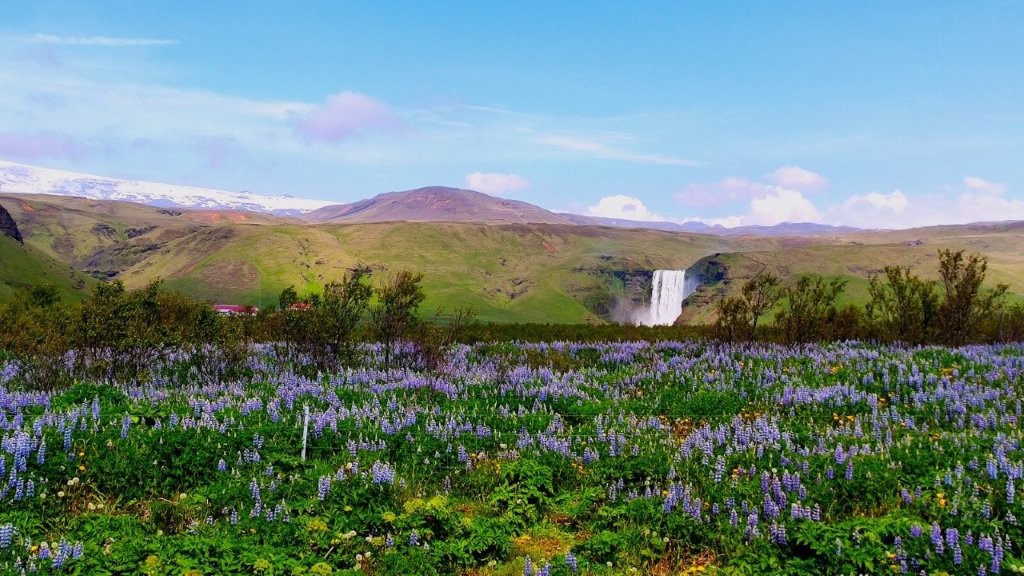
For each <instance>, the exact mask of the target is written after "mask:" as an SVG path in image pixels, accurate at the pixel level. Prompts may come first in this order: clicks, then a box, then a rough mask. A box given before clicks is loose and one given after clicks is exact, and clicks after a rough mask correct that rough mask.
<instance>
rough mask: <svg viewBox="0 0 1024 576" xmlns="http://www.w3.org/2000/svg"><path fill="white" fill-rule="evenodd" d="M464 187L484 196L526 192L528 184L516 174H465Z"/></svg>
mask: <svg viewBox="0 0 1024 576" xmlns="http://www.w3.org/2000/svg"><path fill="white" fill-rule="evenodd" d="M466 186H467V187H468V188H469V189H470V190H476V191H477V192H484V193H486V194H504V193H506V192H514V191H516V190H526V189H527V188H529V187H530V182H529V181H527V180H526V178H523V177H522V176H520V175H518V174H502V173H500V172H470V173H469V174H466Z"/></svg>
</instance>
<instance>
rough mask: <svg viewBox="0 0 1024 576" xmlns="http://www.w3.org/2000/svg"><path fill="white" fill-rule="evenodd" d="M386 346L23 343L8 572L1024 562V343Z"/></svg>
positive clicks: (10, 481) (778, 569)
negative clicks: (111, 348) (25, 367)
mask: <svg viewBox="0 0 1024 576" xmlns="http://www.w3.org/2000/svg"><path fill="white" fill-rule="evenodd" d="M363 358H364V359H363V361H362V364H361V366H360V367H358V368H352V369H349V370H347V371H345V372H342V373H336V374H325V375H321V376H319V377H316V378H308V377H304V376H300V375H298V374H296V373H295V372H292V371H291V370H289V368H288V365H287V363H285V362H283V361H280V360H278V357H277V356H276V355H275V351H274V348H273V347H272V346H265V347H261V348H257V349H254V350H253V351H252V354H251V356H250V358H249V360H248V365H247V368H246V370H245V371H244V373H245V376H244V377H242V378H240V379H238V380H237V381H231V382H211V381H207V380H208V379H206V378H204V377H203V376H202V373H201V372H200V371H198V370H197V369H196V368H195V367H194V366H195V364H194V363H191V362H190V361H189V357H188V355H186V354H181V355H178V356H177V357H172V358H170V359H169V360H167V361H164V362H163V363H161V364H159V365H155V366H153V367H152V373H153V375H154V376H153V378H152V381H151V382H148V383H145V384H134V383H116V382H115V383H108V382H80V383H78V384H76V385H74V386H73V387H71V388H70V389H67V390H64V391H61V392H55V393H44V392H33V391H26V390H25V389H24V387H23V385H22V383H21V379H20V377H19V366H18V364H17V362H15V361H13V360H11V359H10V358H8V359H7V360H6V361H5V360H0V434H2V448H0V573H2V574H22V573H38V574H161V575H162V574H175V575H178V574H188V575H198V574H204V575H213V574H255V575H272V574H313V575H327V574H474V575H490V574H494V575H515V576H518V575H569V574H596V575H605V574H607V575H611V574H696V573H707V574H716V573H717V574H758V575H759V574H904V573H905V574H945V573H948V574H978V575H986V574H1009V573H1015V572H1018V571H1022V570H1024V568H1022V567H1021V566H1022V563H1021V546H1022V545H1024V544H1022V542H1021V538H1022V535H1024V533H1022V529H1021V524H1020V522H1021V521H1022V520H1024V507H1022V504H1021V499H1022V498H1024V495H1022V494H1021V493H1020V489H1021V486H1022V485H1024V480H1022V475H1024V454H1022V447H1021V436H1022V432H1021V426H1020V424H1019V422H1020V420H1021V411H1022V406H1021V401H1020V399H1019V398H1020V395H1021V392H1022V388H1024V386H1022V383H1024V346H980V347H970V348H960V349H945V348H920V349H911V350H905V349H897V348H883V347H878V346H874V345H865V344H852V343H851V344H834V345H826V346H803V347H798V348H785V347H777V346H772V345H761V344H758V345H724V344H715V343H710V342H697V341H694V342H661V343H654V344H650V343H646V342H638V343H605V344H598V345H595V344H572V343H552V344H526V343H497V344H477V345H475V346H463V347H460V348H457V349H454V350H452V351H451V352H450V354H449V356H448V358H447V363H446V365H445V367H444V368H443V369H441V370H434V371H431V372H428V371H426V370H425V369H423V368H421V367H419V366H417V365H416V364H415V362H413V361H411V360H407V361H406V362H405V367H404V368H401V369H392V370H383V369H381V366H382V365H383V364H382V354H381V350H380V349H379V348H376V347H367V348H365V349H364V350H363ZM307 374H308V373H307ZM307 422H308V424H306V423H307ZM304 432H305V434H306V447H305V458H303V453H302V451H303V435H304Z"/></svg>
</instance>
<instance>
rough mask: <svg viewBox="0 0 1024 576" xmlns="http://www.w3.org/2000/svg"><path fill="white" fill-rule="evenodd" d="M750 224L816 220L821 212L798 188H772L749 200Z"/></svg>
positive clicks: (765, 224) (770, 224)
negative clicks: (763, 194)
mask: <svg viewBox="0 0 1024 576" xmlns="http://www.w3.org/2000/svg"><path fill="white" fill-rule="evenodd" d="M748 218H749V223H750V224H761V225H764V226H772V225H774V224H779V223H781V222H818V221H820V220H821V214H820V213H818V209H817V208H815V207H814V204H811V202H810V200H808V199H807V198H804V195H803V194H802V193H801V192H800V191H799V190H790V189H787V188H774V189H773V190H772V191H771V192H769V193H768V195H766V196H762V197H760V198H754V199H753V200H751V201H750V215H749V216H748Z"/></svg>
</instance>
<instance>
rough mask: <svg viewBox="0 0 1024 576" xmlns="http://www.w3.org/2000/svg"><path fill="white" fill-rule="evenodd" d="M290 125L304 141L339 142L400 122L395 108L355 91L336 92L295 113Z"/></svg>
mask: <svg viewBox="0 0 1024 576" xmlns="http://www.w3.org/2000/svg"><path fill="white" fill-rule="evenodd" d="M291 122H292V126H293V127H294V128H295V130H296V131H297V132H298V133H299V134H300V135H301V136H302V137H303V138H305V139H306V140H307V141H314V140H316V141H321V142H340V141H342V140H346V139H348V138H352V137H354V136H359V135H361V134H364V133H366V132H371V131H393V130H395V129H397V128H400V127H401V126H402V125H403V124H402V121H401V120H400V119H399V118H398V115H396V114H395V112H394V111H393V110H392V109H391V108H389V107H387V106H386V105H384V104H382V103H381V102H379V101H377V100H374V99H373V98H371V97H369V96H367V95H365V94H360V93H358V92H349V91H345V92H340V93H338V94H335V95H333V96H331V97H330V98H328V99H327V102H325V103H324V104H322V105H321V106H317V107H316V108H313V109H312V110H310V111H309V112H306V113H295V114H293V115H292V118H291Z"/></svg>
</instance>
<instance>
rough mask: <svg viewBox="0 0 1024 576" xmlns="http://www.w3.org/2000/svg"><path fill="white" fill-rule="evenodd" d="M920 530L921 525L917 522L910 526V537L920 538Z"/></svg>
mask: <svg viewBox="0 0 1024 576" xmlns="http://www.w3.org/2000/svg"><path fill="white" fill-rule="evenodd" d="M921 532H922V530H921V526H920V525H918V524H914V525H913V526H911V527H910V537H911V538H920V537H921Z"/></svg>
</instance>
